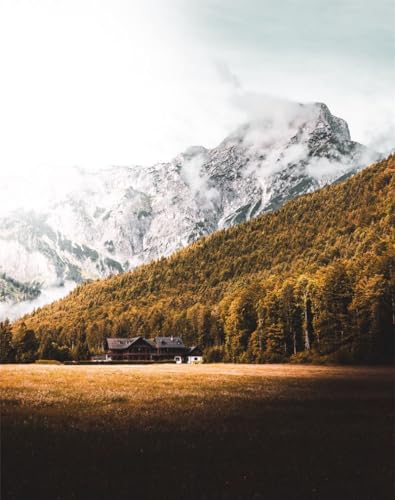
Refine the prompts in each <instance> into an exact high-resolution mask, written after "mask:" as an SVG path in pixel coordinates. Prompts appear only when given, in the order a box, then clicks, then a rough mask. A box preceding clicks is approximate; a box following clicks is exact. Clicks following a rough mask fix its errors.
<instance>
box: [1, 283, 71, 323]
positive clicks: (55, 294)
mask: <svg viewBox="0 0 395 500" xmlns="http://www.w3.org/2000/svg"><path fill="white" fill-rule="evenodd" d="M75 287H76V284H75V283H74V282H71V281H66V282H65V283H64V285H63V286H61V287H60V286H53V287H48V288H44V289H43V290H42V292H41V294H40V296H39V297H37V298H36V299H34V300H26V301H22V302H0V321H4V320H5V319H6V318H8V319H9V320H11V321H14V320H16V319H18V318H20V317H22V316H24V315H25V314H28V313H31V312H32V311H34V309H38V308H39V307H42V306H44V305H45V304H49V303H50V302H54V301H55V300H59V299H61V298H63V297H64V296H65V295H67V294H68V293H70V292H71V291H72V290H73V288H75Z"/></svg>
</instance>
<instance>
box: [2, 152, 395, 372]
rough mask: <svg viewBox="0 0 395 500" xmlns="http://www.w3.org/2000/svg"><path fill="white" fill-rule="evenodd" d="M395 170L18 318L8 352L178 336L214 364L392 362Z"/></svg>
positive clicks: (91, 348) (67, 351) (60, 351)
mask: <svg viewBox="0 0 395 500" xmlns="http://www.w3.org/2000/svg"><path fill="white" fill-rule="evenodd" d="M394 172H395V157H394V156H391V157H389V158H388V159H386V160H384V161H381V162H379V163H377V164H375V165H372V166H370V167H368V168H366V169H365V170H363V171H362V172H360V173H359V174H357V175H355V176H354V177H352V178H350V179H348V180H346V181H345V182H343V183H341V184H336V185H332V186H329V187H327V188H324V189H322V190H320V191H318V192H315V193H313V194H310V195H306V196H303V197H301V198H298V199H296V200H293V201H291V202H289V203H287V204H286V205H285V206H284V207H283V208H281V209H280V210H278V211H277V212H274V213H271V214H267V215H263V216H261V217H258V218H257V219H255V220H252V221H250V222H247V223H244V224H241V225H239V226H236V227H233V228H231V229H227V230H224V231H220V232H217V233H215V234H213V235H211V236H209V237H206V238H203V239H201V240H199V241H198V242H196V243H194V244H192V245H191V246H189V247H188V248H186V249H184V250H181V251H179V252H177V253H175V254H174V255H172V256H171V257H169V258H163V259H160V260H158V261H155V262H153V263H151V264H148V265H144V266H141V267H139V268H137V269H136V270H134V271H132V272H129V273H125V274H122V275H118V276H114V277H112V278H109V279H106V280H98V281H95V282H93V283H89V284H84V285H82V286H79V287H78V288H77V289H75V290H74V291H73V292H72V293H71V294H70V295H69V296H67V297H66V298H64V299H62V300H60V301H57V302H55V303H53V304H50V305H48V306H46V307H43V308H42V309H39V310H37V311H35V312H34V313H32V314H31V315H29V316H26V317H24V318H23V319H22V320H20V321H18V322H16V323H15V324H14V325H12V330H13V340H12V343H11V344H7V345H8V347H7V348H6V347H4V346H3V347H2V351H3V353H4V352H5V350H7V349H8V351H7V352H8V354H7V356H8V358H9V359H11V358H12V357H13V356H14V357H15V356H16V359H20V360H26V357H27V358H28V359H34V358H35V357H42V358H49V357H54V358H57V357H58V358H59V359H66V358H67V357H69V356H72V357H74V358H78V357H80V358H81V357H84V356H87V355H88V353H89V352H90V353H99V352H101V351H102V350H103V348H104V346H105V338H106V337H108V336H117V337H129V336H138V335H142V336H144V337H148V338H149V337H154V336H156V335H171V334H174V335H179V336H181V337H183V339H184V341H185V342H186V343H187V344H200V345H202V346H204V348H205V353H206V358H207V359H208V360H212V361H220V360H224V361H233V362H279V361H287V360H289V359H291V360H296V361H298V360H299V361H304V360H306V361H308V360H318V359H319V358H321V359H329V360H333V361H339V362H341V361H345V362H346V361H347V362H382V361H389V360H391V359H392V357H393V345H394V294H395V282H394V255H395V252H394V222H395V210H394V199H395V190H394ZM1 328H2V329H3V330H4V331H5V332H9V331H10V329H11V326H10V325H7V324H3V325H2V326H1ZM4 338H5V336H4V335H3V339H4ZM7 338H9V334H8V337H7ZM5 343H6V342H5V340H2V344H4V345H5ZM25 352H28V353H30V354H28V355H27V356H26V355H24V354H23V353H25ZM18 353H19V354H18ZM22 355H23V356H24V357H22V358H18V356H22ZM29 356H30V358H29Z"/></svg>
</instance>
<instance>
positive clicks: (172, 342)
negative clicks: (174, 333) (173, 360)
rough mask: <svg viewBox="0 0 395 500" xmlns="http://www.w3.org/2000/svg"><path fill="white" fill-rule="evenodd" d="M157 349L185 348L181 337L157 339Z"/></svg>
mask: <svg viewBox="0 0 395 500" xmlns="http://www.w3.org/2000/svg"><path fill="white" fill-rule="evenodd" d="M155 344H156V347H167V348H169V347H173V348H178V349H179V348H180V347H185V345H184V342H183V341H182V338H181V337H155Z"/></svg>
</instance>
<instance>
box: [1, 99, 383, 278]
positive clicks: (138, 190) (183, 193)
mask: <svg viewBox="0 0 395 500" xmlns="http://www.w3.org/2000/svg"><path fill="white" fill-rule="evenodd" d="M372 158H377V154H376V153H375V152H372V151H370V150H368V149H367V148H365V147H364V146H362V145H360V144H358V143H355V142H353V141H351V137H350V132H349V130H348V126H347V123H346V122H345V121H344V120H342V119H341V118H337V117H335V116H333V115H332V114H331V113H330V111H329V109H328V108H327V106H326V105H324V104H322V103H313V104H305V105H299V104H293V103H292V104H291V103H290V104H288V105H287V106H286V107H285V108H284V109H281V110H280V112H279V115H278V116H277V115H275V116H273V117H271V118H270V117H269V118H267V119H266V120H263V121H259V120H258V121H255V122H251V123H249V124H247V125H244V126H242V127H240V128H239V129H238V130H236V131H235V132H234V133H233V134H231V135H230V136H228V137H227V138H226V139H224V141H222V142H221V143H220V144H219V145H218V146H217V147H215V148H213V149H206V148H204V147H202V146H194V147H190V148H188V149H187V150H186V151H184V152H183V153H181V154H179V155H178V156H176V157H175V158H174V159H173V160H172V161H171V162H169V163H159V164H157V165H154V166H152V167H111V168H110V169H109V170H107V171H105V172H104V171H103V172H86V171H84V170H82V169H75V171H74V174H73V175H74V178H73V179H74V181H75V184H73V185H71V187H70V189H69V191H66V193H65V196H64V197H63V198H59V199H58V200H56V202H55V203H53V204H52V206H51V207H50V209H49V210H42V211H40V212H35V211H17V212H13V213H12V214H8V215H7V216H5V217H3V218H2V219H1V221H0V241H1V248H0V271H2V272H5V273H7V275H8V276H11V277H12V278H13V279H15V280H17V281H21V282H40V283H42V284H43V286H52V285H62V284H63V283H64V282H74V283H81V282H84V281H89V280H91V279H96V278H97V277H104V276H108V275H110V274H113V273H119V272H123V271H127V270H129V269H131V268H133V267H135V266H136V265H139V264H141V263H145V262H149V261H151V260H152V259H156V258H159V257H161V256H163V255H165V256H166V255H169V254H171V253H172V252H174V251H175V250H177V249H179V248H182V247H184V246H186V245H188V244H189V243H191V242H193V241H196V240H197V239H199V238H200V237H202V236H204V235H207V234H210V233H212V232H214V231H216V230H217V229H221V228H223V227H228V226H231V225H234V224H238V223H240V222H243V221H245V220H249V219H250V218H252V217H255V216H257V215H258V214H260V213H263V212H266V211H271V210H275V209H276V208H278V207H279V206H281V205H282V204H283V203H284V202H286V201H287V200H289V199H292V198H294V197H295V196H299V195H301V194H304V193H306V192H311V191H314V190H315V189H318V188H320V187H322V186H323V185H325V184H328V183H331V182H334V181H336V180H337V179H338V178H340V177H343V176H345V175H346V176H347V175H351V174H352V173H354V172H355V171H356V170H358V169H359V168H362V167H363V166H365V165H366V164H367V163H368V161H367V159H372Z"/></svg>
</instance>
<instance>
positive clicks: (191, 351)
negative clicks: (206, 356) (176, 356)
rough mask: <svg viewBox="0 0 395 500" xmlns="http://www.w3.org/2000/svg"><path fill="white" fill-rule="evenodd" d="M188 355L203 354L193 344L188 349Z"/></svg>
mask: <svg viewBox="0 0 395 500" xmlns="http://www.w3.org/2000/svg"><path fill="white" fill-rule="evenodd" d="M188 356H203V352H202V350H201V348H200V347H199V346H198V345H195V346H193V347H191V348H190V349H189V351H188Z"/></svg>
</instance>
